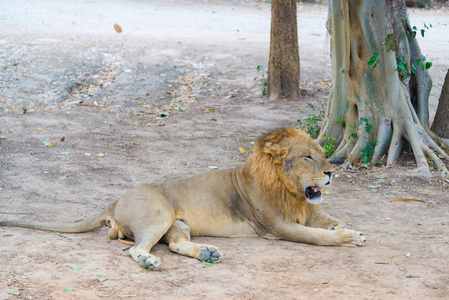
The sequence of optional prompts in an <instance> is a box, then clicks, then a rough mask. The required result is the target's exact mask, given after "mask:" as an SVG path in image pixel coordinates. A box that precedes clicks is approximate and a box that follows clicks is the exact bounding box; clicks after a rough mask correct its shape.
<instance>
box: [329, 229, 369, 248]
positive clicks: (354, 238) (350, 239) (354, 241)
mask: <svg viewBox="0 0 449 300" xmlns="http://www.w3.org/2000/svg"><path fill="white" fill-rule="evenodd" d="M336 233H337V234H338V235H339V236H340V237H341V244H342V245H344V246H358V247H363V246H365V242H366V238H365V235H364V234H363V233H362V232H360V231H355V230H351V229H341V230H338V231H336Z"/></svg>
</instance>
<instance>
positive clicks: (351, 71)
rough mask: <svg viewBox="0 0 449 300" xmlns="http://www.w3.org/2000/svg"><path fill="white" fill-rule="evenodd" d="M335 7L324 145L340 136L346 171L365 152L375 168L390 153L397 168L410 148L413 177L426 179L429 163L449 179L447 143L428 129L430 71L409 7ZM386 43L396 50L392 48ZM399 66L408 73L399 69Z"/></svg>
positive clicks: (338, 158) (336, 2)
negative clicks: (423, 65)
mask: <svg viewBox="0 0 449 300" xmlns="http://www.w3.org/2000/svg"><path fill="white" fill-rule="evenodd" d="M329 3H330V4H329V19H328V22H327V28H328V31H329V34H330V38H331V41H330V42H331V43H330V44H331V53H332V55H331V60H332V67H333V68H332V71H333V73H332V78H333V85H332V90H331V93H330V98H329V103H328V105H327V111H326V119H325V120H324V122H323V126H322V129H321V132H320V134H319V136H318V142H319V143H320V144H323V143H324V137H326V136H330V137H333V138H335V142H336V143H337V144H338V147H337V150H336V153H335V155H334V156H333V157H332V158H331V159H330V161H331V162H333V163H335V162H337V163H341V162H343V164H342V167H343V168H348V167H349V166H351V165H352V164H353V163H354V162H356V161H358V160H360V159H361V158H362V153H361V152H362V151H364V155H365V157H363V158H364V159H365V160H366V157H369V158H370V162H371V163H374V162H377V161H378V160H379V158H380V157H384V155H386V154H388V158H387V162H386V163H387V166H391V165H393V164H394V163H395V161H396V160H397V159H398V157H399V156H400V154H401V152H402V151H403V150H404V146H406V143H408V144H409V145H410V147H411V149H412V151H413V155H414V156H415V159H416V166H417V168H416V170H415V171H414V172H412V173H413V174H415V175H418V176H421V177H428V176H429V175H430V174H431V172H430V169H431V167H430V166H429V163H430V164H433V165H434V167H435V168H436V169H437V170H438V172H439V174H440V175H441V176H443V177H444V178H445V179H447V178H449V176H448V170H447V168H446V166H445V164H444V162H443V159H446V160H448V161H449V156H448V155H447V154H446V153H445V151H444V150H443V149H442V148H441V147H440V146H439V145H438V143H440V144H442V145H447V146H448V147H449V139H447V140H444V139H441V138H438V137H436V136H435V135H434V134H433V133H432V132H430V129H429V110H428V97H429V93H430V88H431V86H432V80H431V79H430V76H429V74H428V72H427V70H426V69H425V68H420V67H419V66H418V65H414V64H415V62H416V63H417V62H418V61H421V59H422V54H421V50H420V48H419V45H418V43H417V40H416V39H415V36H414V34H412V33H413V29H412V28H411V26H410V23H409V21H408V18H407V14H406V11H405V6H401V5H402V4H401V3H402V2H401V1H398V2H396V1H383V0H382V1H378V0H376V1H375V0H366V1H340V0H333V1H330V2H329ZM387 34H388V36H387ZM415 34H416V32H415ZM392 37H393V38H392ZM399 37H401V38H399ZM387 38H388V39H389V40H390V43H394V44H389V45H388V46H386V44H387ZM396 38H397V39H396ZM393 39H395V41H394V42H393V41H392V40H393ZM374 54H376V55H377V56H372V55H374ZM370 56H372V57H371V59H372V58H373V57H377V60H376V65H368V61H370ZM398 61H399V62H403V64H402V65H403V66H404V65H405V69H404V67H402V68H403V69H401V71H398V70H399V63H397V62H398ZM412 65H414V66H413V70H412ZM342 120H344V121H345V122H342ZM368 122H369V125H368ZM344 124H345V125H344ZM432 168H433V167H432Z"/></svg>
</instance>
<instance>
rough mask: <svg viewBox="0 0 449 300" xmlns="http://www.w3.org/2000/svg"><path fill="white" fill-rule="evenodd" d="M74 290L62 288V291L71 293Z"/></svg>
mask: <svg viewBox="0 0 449 300" xmlns="http://www.w3.org/2000/svg"><path fill="white" fill-rule="evenodd" d="M73 290H74V288H64V291H66V292H72V291H73Z"/></svg>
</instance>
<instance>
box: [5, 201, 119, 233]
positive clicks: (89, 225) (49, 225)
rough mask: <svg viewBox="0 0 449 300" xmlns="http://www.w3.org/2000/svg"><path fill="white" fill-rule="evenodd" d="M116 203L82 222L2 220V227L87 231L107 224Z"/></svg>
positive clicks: (74, 231) (73, 231)
mask: <svg viewBox="0 0 449 300" xmlns="http://www.w3.org/2000/svg"><path fill="white" fill-rule="evenodd" d="M114 206H115V203H114V204H111V205H110V206H109V207H108V208H107V209H106V210H104V211H103V212H101V213H99V214H97V215H95V216H92V217H90V218H89V219H86V220H83V221H81V222H73V223H56V222H34V221H0V227H23V228H34V229H41V230H48V231H58V232H72V233H78V232H86V231H91V230H94V229H97V228H101V227H103V226H106V225H107V222H108V220H110V219H111V213H112V210H113V207H114Z"/></svg>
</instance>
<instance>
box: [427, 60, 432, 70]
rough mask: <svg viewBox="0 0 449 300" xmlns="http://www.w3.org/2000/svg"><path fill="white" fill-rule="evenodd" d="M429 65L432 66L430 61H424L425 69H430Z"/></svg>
mask: <svg viewBox="0 0 449 300" xmlns="http://www.w3.org/2000/svg"><path fill="white" fill-rule="evenodd" d="M431 66H432V62H430V61H428V62H426V69H430V67H431Z"/></svg>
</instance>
